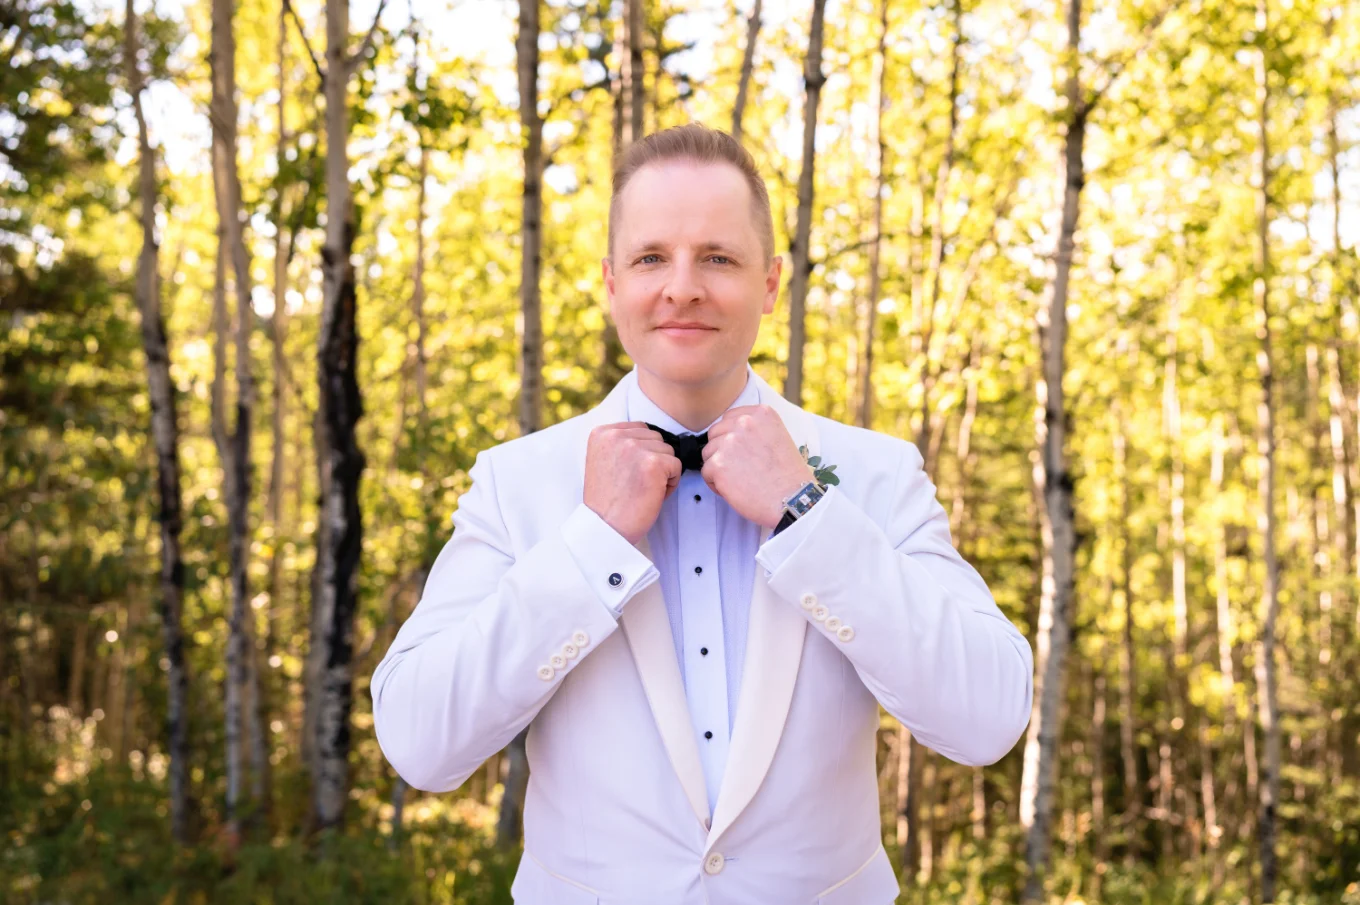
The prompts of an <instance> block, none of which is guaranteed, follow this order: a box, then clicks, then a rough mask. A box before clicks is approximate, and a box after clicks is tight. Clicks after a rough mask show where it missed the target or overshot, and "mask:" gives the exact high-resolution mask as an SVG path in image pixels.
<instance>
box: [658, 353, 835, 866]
mask: <svg viewBox="0 0 1360 905" xmlns="http://www.w3.org/2000/svg"><path fill="white" fill-rule="evenodd" d="M754 379H755V380H756V382H757V385H758V387H759V390H760V402H761V404H763V405H769V406H771V407H772V408H774V410H775V411H776V412H777V413H778V414H779V417H780V419H781V420H783V422H784V427H785V428H786V429H787V430H788V432H789V435H790V436H792V437H793V440H794V443H796V444H798V445H800V446H806V447H807V448H808V455H809V456H815V455H817V453H818V450H819V449H820V448H821V444H820V438H819V436H818V433H817V425H816V422H815V420H814V419H813V417H812V416H811V415H809V414H808V413H807V412H805V411H803V410H802V409H800V408H799V407H798V406H796V405H794V404H793V403H791V402H789V401H788V400H787V399H785V398H784V397H783V396H780V395H779V394H778V393H776V392H775V391H774V390H773V389H772V388H771V387H770V385H769V384H768V383H766V382H765V381H764V380H762V379H761V378H760V375H758V374H756V375H754ZM772 530H773V529H771V528H762V529H761V531H760V542H761V543H762V544H763V543H765V541H766V540H768V539H769V537H770V534H771V533H772ZM806 632H807V620H806V619H804V618H803V615H802V614H801V613H800V612H799V611H798V608H797V607H795V606H793V605H791V604H790V603H789V602H788V601H786V600H782V599H780V598H779V596H778V595H776V594H775V593H774V591H772V590H771V589H770V584H769V581H768V580H767V579H766V578H765V569H764V568H762V567H761V566H760V565H759V564H758V563H757V564H756V568H755V580H754V581H753V582H752V586H751V611H750V630H749V631H748V633H747V641H746V663H745V666H744V667H743V668H742V674H741V697H740V700H739V701H738V702H737V716H736V720H734V722H733V726H732V744H731V747H730V748H729V749H728V755H727V766H726V768H725V769H724V770H723V781H722V788H721V790H720V791H719V792H718V801H717V804H716V806H715V807H714V814H713V826H712V828H711V829H710V830H709V834H708V845H707V848H706V850H707V849H711V848H712V847H713V844H714V843H715V842H717V840H718V839H719V837H721V836H722V834H723V832H724V831H725V830H726V829H727V828H728V827H730V826H731V825H732V822H733V821H735V820H736V819H737V816H738V815H739V814H741V812H742V811H743V810H745V808H746V806H747V805H748V804H750V803H751V799H752V798H754V797H755V794H756V790H757V789H759V788H760V784H761V782H763V781H764V779H765V774H766V773H767V772H769V769H770V762H771V761H772V760H773V759H774V752H775V749H776V748H777V747H778V746H779V739H780V736H781V735H783V732H784V721H785V720H786V719H787V718H788V715H789V704H790V702H791V701H792V700H793V686H794V682H795V681H796V680H797V678H798V664H799V662H800V661H801V659H802V656H803V639H804V636H805V634H806ZM672 659H674V656H672Z"/></svg>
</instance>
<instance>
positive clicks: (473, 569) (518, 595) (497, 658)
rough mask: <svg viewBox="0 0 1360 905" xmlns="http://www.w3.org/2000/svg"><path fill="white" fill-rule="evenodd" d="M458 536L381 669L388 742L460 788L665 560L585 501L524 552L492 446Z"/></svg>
mask: <svg viewBox="0 0 1360 905" xmlns="http://www.w3.org/2000/svg"><path fill="white" fill-rule="evenodd" d="M469 476H470V477H471V478H472V486H471V487H470V488H469V489H468V491H467V492H466V493H464V494H463V495H462V497H461V498H460V499H459V501H458V509H457V511H456V512H455V513H454V516H453V525H454V531H453V537H452V538H451V539H450V540H449V541H448V543H446V544H445V545H444V548H443V550H441V551H440V553H439V556H438V558H437V559H436V560H435V563H434V566H433V568H432V569H431V570H430V576H429V578H428V580H427V581H426V583H425V590H424V593H423V594H422V595H421V599H420V602H419V603H418V604H417V605H416V608H415V610H414V611H413V612H412V613H411V617H410V618H409V619H408V620H407V621H406V622H405V624H404V625H402V627H401V630H400V631H398V632H397V636H396V638H394V639H393V641H392V646H391V647H390V648H389V649H388V651H387V654H386V655H385V656H384V657H383V659H382V662H381V663H379V664H378V667H377V669H376V670H374V672H373V681H372V685H371V688H372V693H373V724H374V729H375V731H376V733H377V737H378V744H379V745H380V747H381V748H382V751H383V754H384V755H385V756H386V757H387V759H388V761H389V762H390V763H391V764H392V766H393V768H394V769H395V770H396V771H397V773H398V774H400V775H401V777H402V778H403V779H405V780H406V781H407V782H408V783H409V784H410V785H411V786H413V787H415V788H417V789H423V790H425V791H431V792H444V791H449V790H452V789H455V788H457V787H458V786H460V785H462V783H463V782H464V781H465V780H466V779H467V778H468V777H469V776H471V775H472V774H473V772H475V771H476V770H477V768H478V767H479V766H480V765H481V764H482V763H483V762H484V761H485V760H486V759H487V758H488V757H490V756H491V755H492V754H494V753H496V752H497V751H499V750H501V749H502V748H504V747H505V746H506V745H507V744H508V743H509V742H510V741H511V739H513V738H514V737H515V735H516V734H518V733H519V731H520V730H521V729H523V728H524V727H525V726H527V725H528V724H529V721H530V720H532V719H533V717H534V715H535V714H537V713H538V711H539V710H540V709H542V707H543V705H544V704H546V703H547V702H548V699H549V698H551V697H552V694H553V692H554V691H556V690H557V688H558V687H559V686H560V685H561V684H562V682H563V680H564V678H565V677H566V676H567V675H568V674H569V673H570V672H571V670H572V669H573V668H574V667H575V666H576V664H578V663H580V662H581V660H582V658H584V657H586V656H589V654H590V652H591V651H593V650H594V649H595V648H596V647H597V646H598V645H599V644H600V642H602V641H603V640H604V639H605V638H607V637H608V636H609V635H611V634H612V633H613V632H614V630H615V629H616V628H617V627H618V614H619V612H620V611H621V609H622V607H623V604H624V603H626V602H627V601H628V600H629V599H630V598H631V597H632V596H633V595H634V594H636V593H637V592H638V591H640V590H641V589H643V588H644V587H646V586H647V585H648V584H650V583H651V582H653V581H656V580H657V579H658V578H659V575H658V573H657V570H656V567H655V566H654V565H653V564H652V562H651V561H650V560H649V559H647V557H646V556H644V555H643V554H642V551H640V550H639V549H637V547H635V546H634V545H632V544H630V543H629V542H628V541H627V540H626V539H625V538H624V537H623V536H622V535H620V534H618V533H617V532H616V531H614V529H613V528H611V527H610V526H609V525H608V524H607V523H606V522H605V521H604V520H603V519H601V518H600V517H599V516H598V515H596V514H595V513H594V512H593V511H592V510H591V509H590V508H589V507H587V506H586V505H585V504H584V503H582V504H580V505H578V506H577V508H576V509H575V510H574V511H573V512H572V513H571V514H570V515H569V516H568V517H567V519H566V520H565V521H564V522H563V523H562V524H561V526H560V528H559V529H557V530H554V531H550V532H548V534H547V536H546V537H545V538H544V539H543V540H541V541H540V542H539V543H538V544H536V545H535V546H533V547H532V548H530V549H528V550H524V551H522V552H519V553H518V554H516V552H515V551H514V550H513V549H512V545H511V541H510V536H509V533H508V531H507V529H506V525H505V522H504V519H503V516H502V510H501V507H500V503H499V500H498V497H497V489H496V475H495V469H494V468H493V461H492V458H491V454H490V452H482V453H480V454H479V455H478V456H477V460H476V463H475V464H474V465H473V466H472V469H471V470H470V471H469Z"/></svg>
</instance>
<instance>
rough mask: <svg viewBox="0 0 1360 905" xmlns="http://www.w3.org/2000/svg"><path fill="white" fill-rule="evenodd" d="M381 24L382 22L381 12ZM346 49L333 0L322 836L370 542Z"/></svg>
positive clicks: (336, 776)
mask: <svg viewBox="0 0 1360 905" xmlns="http://www.w3.org/2000/svg"><path fill="white" fill-rule="evenodd" d="M377 15H378V16H381V15H382V7H381V6H379V8H378V13H377ZM374 28H375V29H376V28H377V20H376V19H375V21H374ZM370 34H371V33H370ZM348 43H349V5H348V2H347V0H326V79H325V89H326V90H325V95H326V241H325V245H324V246H323V247H322V250H321V261H322V264H321V269H322V308H321V327H320V334H319V336H318V350H317V378H318V383H319V385H320V386H319V393H318V407H319V412H318V414H319V415H320V418H321V422H322V425H323V430H322V442H321V444H320V446H321V457H320V458H321V461H320V462H319V463H318V469H317V470H318V473H319V476H320V486H321V488H322V494H321V512H320V518H318V520H317V521H318V525H320V524H324V525H325V527H324V528H320V527H318V532H317V533H318V544H317V558H316V581H315V583H314V586H315V592H316V598H315V600H314V602H313V610H314V616H313V620H312V629H313V636H312V649H313V651H314V652H315V656H316V668H317V688H316V692H315V695H316V714H315V732H316V738H315V740H314V744H313V754H312V758H313V776H312V809H313V813H312V819H313V828H314V829H317V830H327V829H330V828H334V827H338V826H339V825H340V824H341V823H342V822H343V820H344V813H345V802H346V801H347V799H348V798H349V771H348V759H349V747H350V711H351V709H352V708H353V703H354V701H353V698H354V688H353V686H354V677H353V655H354V611H355V607H356V605H357V590H358V589H357V587H356V585H357V579H358V566H359V555H360V550H361V544H362V539H363V523H362V518H361V513H360V510H359V479H360V477H361V476H362V474H363V470H364V454H363V453H362V452H361V451H360V449H359V445H358V440H357V438H356V436H355V427H356V425H357V424H358V422H359V418H360V417H361V416H362V415H363V403H362V401H361V399H360V396H359V381H358V352H359V334H358V329H357V324H356V308H357V304H358V298H357V290H356V286H355V275H354V265H353V264H352V263H351V260H350V257H351V250H352V249H353V247H354V234H355V230H356V228H357V226H356V224H355V219H354V216H355V215H354V203H353V199H352V197H351V195H350V185H349V109H348V107H347V91H348V86H349V80H350V77H351V75H352V74H353V70H354V65H355V63H356V61H357V60H359V59H360V57H359V56H358V55H356V56H355V57H353V58H351V57H350V56H349V52H348V50H347V45H348ZM360 53H362V50H361V51H360Z"/></svg>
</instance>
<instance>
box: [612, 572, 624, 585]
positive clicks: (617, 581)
mask: <svg viewBox="0 0 1360 905" xmlns="http://www.w3.org/2000/svg"><path fill="white" fill-rule="evenodd" d="M609 584H610V586H611V587H615V588H617V587H618V586H619V585H621V584H623V576H622V575H620V574H619V573H618V572H615V573H614V574H613V575H610V576H609Z"/></svg>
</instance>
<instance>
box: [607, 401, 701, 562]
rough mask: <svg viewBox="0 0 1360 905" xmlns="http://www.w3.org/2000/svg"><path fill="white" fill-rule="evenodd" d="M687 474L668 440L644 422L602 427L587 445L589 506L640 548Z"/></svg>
mask: <svg viewBox="0 0 1360 905" xmlns="http://www.w3.org/2000/svg"><path fill="white" fill-rule="evenodd" d="M683 470H684V466H682V465H681V464H680V460H679V459H677V458H676V456H675V453H674V452H673V451H672V450H671V448H670V446H669V445H668V444H667V443H666V441H665V440H662V439H661V435H660V434H658V433H657V432H656V431H654V430H652V429H651V428H649V427H647V425H646V424H644V423H643V422H641V421H621V422H619V423H617V424H602V425H600V426H599V427H596V428H595V429H594V430H592V431H591V432H590V439H589V440H588V441H587V443H586V484H585V495H584V496H585V498H584V502H585V504H586V505H587V506H588V507H590V509H591V510H592V511H593V512H594V513H595V514H596V515H598V516H599V517H600V518H602V519H604V520H605V522H606V523H607V524H608V525H609V527H611V528H613V529H614V530H615V531H617V532H618V533H619V534H621V535H623V536H624V537H625V538H627V539H628V542H629V543H631V544H636V543H637V542H638V541H640V540H641V539H642V538H643V537H644V536H645V535H646V534H647V532H648V531H649V530H650V529H651V527H652V524H653V523H654V522H655V521H656V517H657V516H658V515H660V514H661V504H662V503H663V502H665V500H666V497H668V496H670V495H671V492H672V491H674V490H675V488H676V487H678V486H679V484H680V473H681V472H682V471H683Z"/></svg>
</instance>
